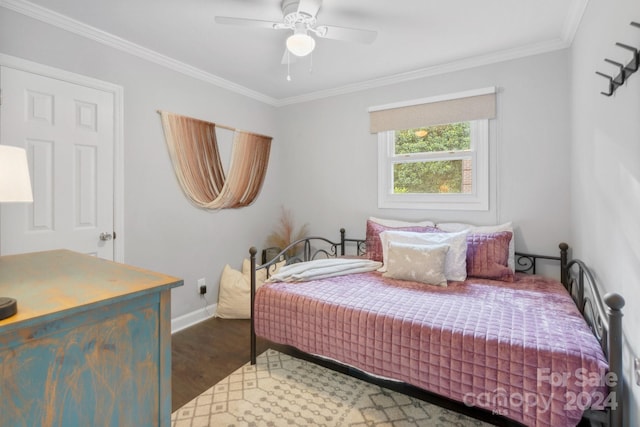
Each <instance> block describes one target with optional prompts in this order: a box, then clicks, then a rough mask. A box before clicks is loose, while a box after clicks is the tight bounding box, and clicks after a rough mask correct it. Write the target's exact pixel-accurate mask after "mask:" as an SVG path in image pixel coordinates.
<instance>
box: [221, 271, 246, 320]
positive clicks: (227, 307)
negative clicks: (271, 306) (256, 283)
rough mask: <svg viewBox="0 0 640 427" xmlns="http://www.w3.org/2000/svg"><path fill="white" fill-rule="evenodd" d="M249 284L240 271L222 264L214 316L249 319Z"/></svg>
mask: <svg viewBox="0 0 640 427" xmlns="http://www.w3.org/2000/svg"><path fill="white" fill-rule="evenodd" d="M250 288H251V284H250V282H249V280H247V278H246V276H245V275H244V274H242V272H240V271H238V270H235V269H233V268H231V267H230V266H229V264H227V265H225V266H224V269H223V270H222V276H221V277H220V293H219V294H218V307H217V309H216V317H221V318H223V319H249V318H250V317H251V289H250Z"/></svg>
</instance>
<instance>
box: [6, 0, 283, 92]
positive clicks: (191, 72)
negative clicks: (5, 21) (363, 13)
mask: <svg viewBox="0 0 640 427" xmlns="http://www.w3.org/2000/svg"><path fill="white" fill-rule="evenodd" d="M0 7H4V8H6V9H10V10H12V11H14V12H17V13H20V14H22V15H25V16H28V17H30V18H33V19H37V20H39V21H42V22H45V23H47V24H49V25H53V26H55V27H58V28H61V29H63V30H66V31H69V32H71V33H74V34H77V35H79V36H82V37H85V38H87V39H90V40H93V41H96V42H98V43H101V44H104V45H106V46H109V47H112V48H114V49H117V50H120V51H123V52H126V53H128V54H131V55H134V56H137V57H139V58H142V59H145V60H147V61H150V62H153V63H155V64H158V65H161V66H163V67H165V68H168V69H170V70H173V71H177V72H179V73H182V74H184V75H187V76H189V77H193V78H196V79H198V80H201V81H203V82H206V83H210V84H213V85H216V86H219V87H222V88H224V89H227V90H230V91H232V92H236V93H238V94H240V95H244V96H247V97H249V98H253V99H255V100H257V101H260V102H264V103H266V104H270V105H275V103H276V102H277V100H276V99H275V98H272V97H270V96H267V95H265V94H262V93H260V92H256V91H254V90H251V89H249V88H246V87H244V86H241V85H239V84H236V83H234V82H232V81H229V80H226V79H223V78H221V77H218V76H216V75H213V74H211V73H207V72H206V71H203V70H201V69H199V68H196V67H193V66H191V65H188V64H185V63H184V62H180V61H177V60H175V59H173V58H170V57H168V56H165V55H162V54H160V53H158V52H156V51H153V50H151V49H147V48H145V47H142V46H140V45H137V44H135V43H132V42H130V41H128V40H125V39H123V38H120V37H117V36H115V35H113V34H111V33H108V32H106V31H102V30H99V29H97V28H95V27H92V26H90V25H87V24H84V23H82V22H80V21H76V20H75V19H71V18H69V17H68V16H65V15H62V14H60V13H57V12H54V11H52V10H49V9H46V8H44V7H42V6H39V5H36V4H33V3H30V2H28V1H26V0H0Z"/></svg>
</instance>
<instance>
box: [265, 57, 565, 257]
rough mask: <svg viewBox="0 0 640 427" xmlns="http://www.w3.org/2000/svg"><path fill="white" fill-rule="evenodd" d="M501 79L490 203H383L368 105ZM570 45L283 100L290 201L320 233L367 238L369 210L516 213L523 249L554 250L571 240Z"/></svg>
mask: <svg viewBox="0 0 640 427" xmlns="http://www.w3.org/2000/svg"><path fill="white" fill-rule="evenodd" d="M488 86H496V87H497V89H498V98H497V99H498V106H497V120H495V121H494V123H493V124H492V125H491V131H492V137H491V147H490V149H491V160H492V161H493V166H494V169H493V174H492V176H491V180H492V182H494V183H497V197H495V196H496V194H493V196H494V197H492V199H491V201H490V210H489V211H488V212H464V211H441V210H429V211H425V210H421V211H418V210H399V209H378V207H377V206H378V205H377V176H378V175H377V164H378V157H377V156H378V155H377V136H376V135H372V134H370V133H369V116H368V112H367V109H368V107H370V106H375V105H381V104H387V103H392V102H396V101H404V100H411V99H419V98H425V97H429V96H434V95H439V94H447V93H454V92H460V91H465V90H470V89H478V88H483V87H488ZM568 94H569V82H568V52H567V51H566V50H565V51H559V52H554V53H549V54H545V55H538V56H533V57H529V58H525V59H520V60H515V61H509V62H503V63H499V64H494V65H489V66H483V67H479V68H474V69H469V70H465V71H460V72H456V73H449V74H446V75H441V76H435V77H430V78H425V79H421V80H415V81H411V82H406V83H402V84H396V85H393V86H387V87H383V88H377V89H371V90H366V91H362V92H357V93H354V94H349V95H343V96H336V97H333V98H327V99H322V100H317V101H313V102H307V103H304V104H296V105H291V106H287V107H281V108H279V109H278V113H277V114H278V119H279V122H280V123H281V133H280V136H281V142H282V144H283V147H284V149H285V151H286V154H287V163H286V176H285V179H286V180H287V182H286V184H285V187H286V188H287V189H288V190H287V191H286V192H283V194H282V197H283V198H284V200H285V204H286V205H288V206H291V207H292V208H294V210H295V214H296V217H297V218H301V219H302V218H304V221H307V222H308V223H309V225H310V227H311V229H312V230H313V231H314V232H315V234H324V235H330V236H334V235H335V236H337V233H338V229H339V227H341V226H343V227H345V228H347V231H348V234H349V235H351V236H353V237H362V236H364V232H365V222H366V218H367V217H368V216H371V215H373V216H380V217H389V218H403V219H432V220H436V221H467V222H472V223H477V224H494V223H500V222H505V221H513V222H514V225H515V226H516V244H517V247H518V248H519V249H520V250H523V251H536V252H541V253H547V254H556V253H557V250H558V249H557V248H558V243H559V242H560V241H565V240H568V239H569V198H568V194H569V168H568V166H567V164H568V160H569V147H570V144H569V117H570V115H569V104H568Z"/></svg>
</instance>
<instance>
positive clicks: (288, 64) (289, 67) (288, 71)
mask: <svg viewBox="0 0 640 427" xmlns="http://www.w3.org/2000/svg"><path fill="white" fill-rule="evenodd" d="M289 55H291V54H290V53H289V50H288V49H287V81H288V82H290V81H291V57H290V56H289Z"/></svg>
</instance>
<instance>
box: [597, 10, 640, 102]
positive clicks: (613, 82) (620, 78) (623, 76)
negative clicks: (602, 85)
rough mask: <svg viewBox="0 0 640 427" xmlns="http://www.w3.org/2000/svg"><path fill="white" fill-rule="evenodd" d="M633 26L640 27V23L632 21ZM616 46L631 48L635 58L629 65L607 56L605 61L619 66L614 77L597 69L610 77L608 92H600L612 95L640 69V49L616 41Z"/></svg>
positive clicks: (604, 75)
mask: <svg viewBox="0 0 640 427" xmlns="http://www.w3.org/2000/svg"><path fill="white" fill-rule="evenodd" d="M631 26H632V27H636V28H640V23H638V22H631ZM616 46H618V47H621V48H623V49H626V50H629V51H631V52H633V58H632V59H631V61H629V62H628V63H627V65H624V64H621V63H619V62H616V61H613V60H611V59H609V58H605V62H608V63H609V64H612V65H615V66H616V67H618V69H619V71H618V75H617V76H615V77H612V76H610V75H608V74H605V73H601V72H600V71H596V74H597V75H599V76H602V77H604V78H606V79H609V90H608V91H607V92H600V93H601V94H603V95H605V96H611V95H613V93H614V92H615V91H616V89H618V88H619V87H620V86H622V85H623V84H624V82H625V81H626V80H627V79H628V78H629V77H630V76H631V75H632V74H633V73H635V72H636V71H638V67H639V66H640V50H639V49H636V48H635V47H633V46H629V45H626V44H623V43H616Z"/></svg>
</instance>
